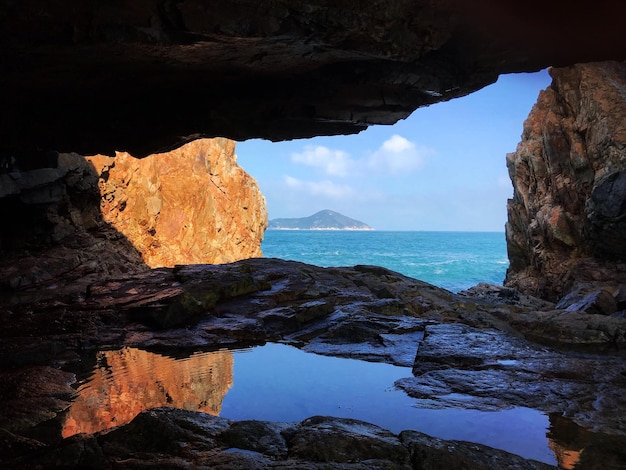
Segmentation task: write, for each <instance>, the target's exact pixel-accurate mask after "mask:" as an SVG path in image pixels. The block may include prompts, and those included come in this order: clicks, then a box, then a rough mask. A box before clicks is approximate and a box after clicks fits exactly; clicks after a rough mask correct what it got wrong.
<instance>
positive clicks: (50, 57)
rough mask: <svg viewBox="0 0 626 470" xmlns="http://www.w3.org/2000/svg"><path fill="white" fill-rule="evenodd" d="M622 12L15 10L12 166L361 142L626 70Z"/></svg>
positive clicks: (9, 113)
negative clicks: (508, 82) (591, 71)
mask: <svg viewBox="0 0 626 470" xmlns="http://www.w3.org/2000/svg"><path fill="white" fill-rule="evenodd" d="M623 10H624V6H623V5H621V2H615V1H613V0H596V1H595V2H571V1H562V0H559V1H552V2H543V1H541V2H540V1H538V0H530V1H529V0H525V1H521V0H508V1H503V0H475V1H472V2H468V1H466V0H449V1H428V0H385V1H378V0H371V1H356V0H335V1H333V2H328V1H326V0H308V1H297V0H282V1H277V0H272V1H264V2H259V1H258V0H229V1H220V0H172V1H165V0H132V1H130V0H122V1H116V2H100V1H96V0H91V1H86V0H64V1H60V0H54V1H53V0H21V1H19V2H15V1H11V0H1V1H0V69H1V70H2V72H1V73H0V103H1V107H2V112H1V113H0V153H1V154H3V155H5V156H6V155H12V154H31V155H34V153H33V152H37V151H40V150H41V151H45V150H57V151H77V152H80V153H83V154H94V153H107V154H112V153H113V152H114V151H116V150H120V151H121V150H124V151H129V152H131V153H132V154H133V155H136V156H145V155H148V154H150V153H154V152H158V151H164V150H167V149H171V148H173V147H176V146H178V145H180V144H182V143H184V142H185V141H188V140H191V139H193V138H196V137H201V136H206V137H212V136H225V137H229V138H233V139H236V140H245V139H249V138H254V137H263V138H267V139H271V140H285V139H292V138H299V137H309V136H315V135H332V134H348V133H355V132H359V131H361V130H363V129H365V128H367V127H368V126H369V125H372V124H392V123H394V122H396V121H398V120H399V119H403V118H405V117H407V116H408V115H409V114H410V113H411V112H412V111H413V110H415V109H416V108H418V107H420V106H427V105H429V104H432V103H436V102H438V101H445V100H449V99H452V98H455V97H459V96H463V95H466V94H468V93H471V92H473V91H475V90H477V89H479V88H481V87H483V86H485V85H488V84H490V83H492V82H494V81H495V80H496V79H497V77H498V75H499V74H501V73H509V72H519V71H534V70H538V69H541V68H544V67H546V66H549V65H568V64H573V63H576V62H586V61H597V60H607V59H615V60H624V59H626V42H625V41H624V40H623V18H624V15H623ZM42 155H45V154H42ZM31 158H34V159H35V160H37V159H38V158H39V157H37V156H35V157H31ZM35 163H36V162H35Z"/></svg>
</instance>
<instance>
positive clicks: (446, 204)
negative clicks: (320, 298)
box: [236, 70, 550, 232]
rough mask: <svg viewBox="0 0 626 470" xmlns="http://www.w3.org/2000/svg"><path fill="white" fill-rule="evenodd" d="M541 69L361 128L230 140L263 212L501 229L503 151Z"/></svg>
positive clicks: (382, 224) (541, 82)
mask: <svg viewBox="0 0 626 470" xmlns="http://www.w3.org/2000/svg"><path fill="white" fill-rule="evenodd" d="M549 84H550V77H549V75H548V73H547V71H545V70H544V71H541V72H537V73H528V74H512V75H504V76H501V77H500V79H499V80H498V81H497V82H496V83H495V84H493V85H490V86H488V87H485V88H483V89H482V90H479V91H477V92H475V93H473V94H471V95H469V96H466V97H463V98H458V99H455V100H452V101H448V102H445V103H437V104H434V105H432V106H429V107H426V108H420V109H418V110H416V111H415V112H413V114H412V115H411V116H409V117H408V118H407V119H405V120H403V121H400V122H398V123H396V124H395V125H393V126H372V127H370V128H369V129H367V130H366V131H363V132H362V133H360V134H356V135H349V136H333V137H316V138H313V139H299V140H292V141H286V142H277V143H274V142H269V141H264V140H248V141H245V142H240V143H238V144H237V149H236V153H237V157H238V162H239V164H240V165H241V166H242V167H243V168H244V169H245V170H246V171H247V172H248V173H249V174H250V175H252V176H253V177H254V178H255V179H256V180H257V182H258V184H259V186H260V188H261V191H262V192H263V194H264V195H265V198H266V201H267V207H268V212H269V218H270V219H275V218H281V217H306V216H309V215H312V214H314V213H315V212H317V211H319V210H322V209H331V210H334V211H337V212H340V213H342V214H344V215H346V216H348V217H352V218H354V219H358V220H360V221H362V222H365V223H367V224H369V225H371V226H372V227H374V228H375V229H377V230H460V231H498V232H501V231H503V230H504V224H505V222H506V200H507V199H508V198H510V197H511V196H512V195H513V188H512V186H511V182H510V179H509V177H508V173H507V169H506V160H505V158H506V154H507V153H509V152H513V151H515V148H516V146H517V144H518V142H519V141H520V136H521V134H522V126H523V123H524V120H525V119H526V117H527V116H528V113H529V112H530V110H531V108H532V106H533V104H534V103H535V102H536V101H537V96H538V94H539V91H540V90H542V89H544V88H546V87H547V86H548V85H549Z"/></svg>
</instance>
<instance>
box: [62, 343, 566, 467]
mask: <svg viewBox="0 0 626 470" xmlns="http://www.w3.org/2000/svg"><path fill="white" fill-rule="evenodd" d="M410 376H411V369H410V368H407V367H398V366H393V365H389V364H383V363H372V362H365V361H359V360H354V359H343V358H335V357H326V356H320V355H316V354H312V353H306V352H303V351H300V350H299V349H296V348H293V347H290V346H285V345H280V344H266V345H264V346H258V347H253V348H248V349H240V350H233V351H229V350H220V351H214V352H198V353H195V354H192V355H191V356H189V357H185V358H175V357H170V356H167V355H163V354H157V353H154V352H148V351H144V350H140V349H134V348H123V349H120V350H115V351H103V352H100V353H99V354H98V356H97V361H96V367H95V368H94V370H93V371H92V372H91V373H90V374H89V375H88V376H87V377H85V378H84V379H83V380H82V382H81V383H80V385H79V388H78V398H77V399H76V400H75V402H74V404H73V406H72V407H71V408H70V410H69V412H68V414H67V417H66V420H65V425H64V428H63V436H64V437H67V436H70V435H73V434H76V433H79V432H87V433H94V432H97V431H100V430H103V429H107V428H110V427H113V426H119V425H122V424H125V423H127V422H129V421H130V420H132V419H133V418H134V417H135V416H136V415H137V414H138V413H139V412H141V411H142V410H144V409H148V408H153V407H157V406H171V407H177V408H184V409H188V410H196V411H202V412H206V413H210V414H212V415H219V416H221V417H224V418H228V419H233V420H243V419H257V420H266V421H301V420H303V419H305V418H308V417H310V416H314V415H330V416H338V417H349V418H355V419H361V420H364V421H368V422H370V423H374V424H377V425H379V426H382V427H384V428H386V429H389V430H391V431H393V432H395V433H398V432H400V431H402V430H405V429H412V430H417V431H422V432H425V433H427V434H430V435H433V436H436V437H441V438H444V439H460V440H467V441H472V442H479V443H482V444H486V445H489V446H492V447H496V448H499V449H503V450H506V451H509V452H512V453H515V454H518V455H521V456H523V457H526V458H532V459H536V460H540V461H543V462H546V463H551V464H556V458H555V453H554V451H553V450H552V449H551V446H552V447H554V443H553V442H552V441H551V440H549V439H548V437H547V433H548V432H549V427H550V422H549V419H548V416H546V415H545V414H543V413H541V412H539V411H537V410H532V409H528V408H519V407H518V408H512V409H508V410H503V411H498V412H485V411H477V410H463V409H443V410H441V409H424V408H418V407H416V406H415V400H413V399H411V398H410V397H409V396H407V395H406V394H405V393H404V392H402V391H400V390H397V389H395V388H394V386H393V383H394V381H396V380H398V379H400V378H403V377H410Z"/></svg>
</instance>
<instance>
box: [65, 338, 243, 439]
mask: <svg viewBox="0 0 626 470" xmlns="http://www.w3.org/2000/svg"><path fill="white" fill-rule="evenodd" d="M232 384H233V355H232V353H231V352H227V351H218V352H212V353H198V354H194V355H192V356H190V357H187V358H184V359H174V358H171V357H167V356H163V355H160V354H155V353H151V352H148V351H143V350H141V349H135V348H123V349H120V350H117V351H103V352H100V353H98V356H97V365H96V367H95V370H94V371H93V375H92V377H91V378H90V379H89V380H88V381H87V382H86V383H84V384H83V385H82V386H81V387H80V388H79V389H78V393H79V395H78V398H77V399H76V401H75V402H74V403H73V404H72V407H71V408H70V410H69V412H68V415H67V419H66V421H65V423H64V425H63V430H62V435H63V437H68V436H72V435H74V434H77V433H88V434H92V433H95V432H98V431H102V430H104V429H108V428H111V427H113V426H120V425H122V424H126V423H128V422H130V421H131V420H132V419H133V418H134V417H135V416H137V414H139V413H140V412H141V411H143V410H147V409H149V408H155V407H159V406H171V407H174V408H183V409H186V410H195V411H202V412H205V413H209V414H212V415H219V414H220V411H221V409H222V402H223V400H224V396H225V395H226V393H227V392H228V389H229V388H230V387H231V386H232Z"/></svg>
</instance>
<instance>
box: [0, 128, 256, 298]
mask: <svg viewBox="0 0 626 470" xmlns="http://www.w3.org/2000/svg"><path fill="white" fill-rule="evenodd" d="M234 150H235V143H234V142H233V141H230V140H227V139H210V140H198V141H194V142H192V143H189V144H187V145H185V146H183V147H181V148H179V149H178V150H176V151H173V152H171V153H167V154H160V155H154V156H151V157H148V158H146V159H144V160H137V159H134V158H133V157H131V156H130V155H128V154H125V153H120V154H118V155H117V156H116V157H114V158H112V157H105V156H93V157H83V156H81V155H78V154H75V153H71V154H59V155H56V154H54V155H52V156H50V157H49V159H48V160H49V165H48V167H47V168H37V169H24V168H22V167H20V166H19V165H18V163H16V162H7V165H5V167H4V168H2V171H0V220H2V221H3V222H2V224H1V225H0V291H3V290H4V291H9V292H11V293H12V294H11V295H15V292H19V291H22V290H24V289H31V288H34V287H37V288H39V289H38V290H37V295H50V296H54V295H55V294H54V292H55V288H56V287H55V286H59V285H60V284H66V285H67V284H70V285H74V284H76V289H77V291H80V290H81V288H80V286H79V284H88V283H89V282H93V280H94V279H98V278H100V277H102V276H108V275H120V274H124V273H130V272H137V271H143V270H145V269H147V268H148V267H155V266H172V265H174V264H190V263H224V262H229V261H235V260H239V259H243V258H249V257H254V256H260V255H261V250H260V243H261V240H262V239H263V233H264V230H265V227H266V226H267V210H266V207H265V199H264V198H263V196H262V194H261V193H260V191H259V188H258V186H257V184H256V182H255V181H254V179H253V178H252V177H250V176H249V175H248V174H246V173H245V172H244V171H243V170H242V169H241V167H239V166H238V165H237V163H236V155H235V154H234ZM43 287H46V289H43ZM83 288H84V285H83ZM28 295H29V296H32V295H35V294H34V293H33V292H30V293H29V294H28Z"/></svg>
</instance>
